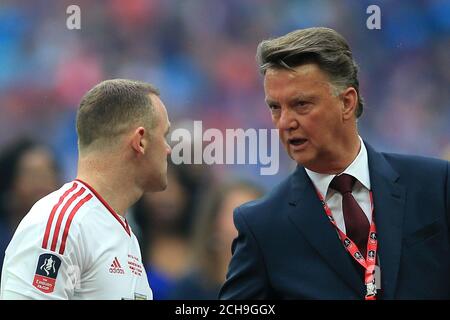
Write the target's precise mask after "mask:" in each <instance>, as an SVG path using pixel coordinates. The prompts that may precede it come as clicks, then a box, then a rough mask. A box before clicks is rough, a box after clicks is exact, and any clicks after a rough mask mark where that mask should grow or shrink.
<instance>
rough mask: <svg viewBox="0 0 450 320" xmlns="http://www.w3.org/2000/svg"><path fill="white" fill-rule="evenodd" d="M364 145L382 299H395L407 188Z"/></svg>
mask: <svg viewBox="0 0 450 320" xmlns="http://www.w3.org/2000/svg"><path fill="white" fill-rule="evenodd" d="M365 145H366V148H367V155H368V158H369V172H370V183H371V188H372V192H373V199H374V216H375V223H376V225H377V233H378V255H379V257H380V269H381V288H382V290H383V298H384V299H394V298H395V288H396V283H397V277H398V271H399V266H400V256H401V249H402V226H403V216H404V210H405V201H406V188H405V187H404V186H402V185H400V184H399V183H398V182H397V180H398V178H399V175H398V173H396V172H395V171H394V169H393V168H392V167H391V166H390V164H389V163H388V162H387V161H386V159H385V157H384V156H383V155H382V154H380V153H378V152H376V151H375V150H374V149H373V148H372V147H371V146H370V145H368V144H367V143H365Z"/></svg>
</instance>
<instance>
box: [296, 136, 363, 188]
mask: <svg viewBox="0 0 450 320" xmlns="http://www.w3.org/2000/svg"><path fill="white" fill-rule="evenodd" d="M358 138H359V141H360V142H361V148H360V150H359V153H358V155H357V156H356V158H355V159H354V160H353V162H352V163H351V164H350V165H349V166H348V167H347V168H346V169H345V170H344V172H342V173H346V174H349V175H351V176H353V177H355V178H356V179H357V180H358V181H359V182H360V183H361V184H362V185H363V186H364V187H365V188H367V189H368V190H370V176H369V161H368V157H367V149H366V146H365V145H364V142H363V141H362V139H361V137H359V136H358ZM305 170H306V173H307V174H308V176H309V178H310V179H311V180H312V182H313V184H314V186H315V187H316V188H317V189H318V190H319V192H320V193H321V194H322V195H323V196H324V197H326V195H327V191H328V187H329V186H330V183H331V180H333V178H334V177H335V176H336V175H334V174H323V173H317V172H314V171H311V170H309V169H307V168H305Z"/></svg>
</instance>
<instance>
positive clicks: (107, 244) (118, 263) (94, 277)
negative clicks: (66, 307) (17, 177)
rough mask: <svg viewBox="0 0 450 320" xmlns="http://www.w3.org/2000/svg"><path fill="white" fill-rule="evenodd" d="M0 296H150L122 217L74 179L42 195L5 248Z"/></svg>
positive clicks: (133, 240) (134, 242)
mask: <svg viewBox="0 0 450 320" xmlns="http://www.w3.org/2000/svg"><path fill="white" fill-rule="evenodd" d="M0 298H1V299H95V300H98V299H152V298H153V294H152V291H151V289H150V286H149V284H148V280H147V275H146V272H145V270H144V266H143V264H142V260H141V251H140V248H139V243H138V241H137V239H136V237H135V235H134V234H133V232H132V231H131V229H130V227H129V225H128V222H127V221H126V219H124V218H122V217H121V216H119V215H118V214H117V213H115V212H114V210H113V209H112V208H111V207H110V206H109V205H108V204H107V203H106V202H105V200H103V199H102V197H101V196H100V195H98V194H97V192H96V191H95V190H94V189H93V188H92V187H90V186H89V185H87V184H86V183H85V182H83V181H80V180H74V181H72V182H70V183H67V184H65V185H64V186H63V187H62V188H61V189H59V190H57V191H55V192H53V193H51V194H49V195H48V196H46V197H44V198H42V199H41V200H39V201H38V202H36V204H35V205H34V206H33V207H32V208H31V210H30V212H29V213H28V214H27V215H26V216H25V217H24V218H23V220H22V221H21V223H20V224H19V226H18V227H17V230H16V232H15V234H14V236H13V238H12V240H11V242H10V244H9V246H8V248H7V249H6V253H5V260H4V263H3V270H2V278H1V289H0Z"/></svg>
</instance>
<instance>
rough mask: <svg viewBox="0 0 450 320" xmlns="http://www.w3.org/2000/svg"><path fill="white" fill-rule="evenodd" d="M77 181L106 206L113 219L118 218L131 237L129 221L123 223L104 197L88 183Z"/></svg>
mask: <svg viewBox="0 0 450 320" xmlns="http://www.w3.org/2000/svg"><path fill="white" fill-rule="evenodd" d="M75 181H78V182H81V183H82V184H84V185H85V186H86V188H88V189H89V190H90V191H91V192H92V193H93V194H94V195H95V196H96V197H97V199H98V200H99V201H100V202H101V203H102V204H103V205H104V206H105V208H106V209H108V211H109V212H110V213H111V214H112V215H113V217H114V218H116V220H117V221H118V222H119V223H120V224H121V225H122V227H123V228H124V229H125V231H126V232H127V233H128V235H129V236H130V237H131V231H130V226H129V225H128V221H127V220H126V219H125V222H123V221H122V219H121V218H120V217H119V215H118V214H117V213H116V212H115V211H114V209H113V208H111V207H110V206H109V204H108V203H107V202H106V201H105V199H103V198H102V196H101V195H99V194H98V193H97V191H95V189H94V188H92V187H91V186H90V185H88V184H87V183H86V182H84V181H82V180H80V179H75Z"/></svg>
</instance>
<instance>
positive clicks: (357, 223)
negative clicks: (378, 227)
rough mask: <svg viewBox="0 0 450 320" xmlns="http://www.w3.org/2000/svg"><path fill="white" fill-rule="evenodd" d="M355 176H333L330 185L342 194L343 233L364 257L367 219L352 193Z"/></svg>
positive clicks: (367, 230)
mask: <svg viewBox="0 0 450 320" xmlns="http://www.w3.org/2000/svg"><path fill="white" fill-rule="evenodd" d="M355 181H356V178H355V177H352V176H351V175H348V174H341V175H340V176H336V177H334V179H333V180H332V181H331V184H330V187H331V188H333V189H334V190H336V191H338V192H339V193H340V194H342V211H343V213H344V222H345V229H346V232H345V234H346V235H347V236H348V237H349V238H350V239H351V240H352V241H353V242H354V243H355V244H356V245H357V246H358V249H359V250H360V252H361V254H362V255H363V257H364V259H365V258H366V250H367V238H368V236H369V229H370V225H369V221H368V220H367V217H366V215H365V214H364V212H363V211H362V209H361V207H360V206H359V205H358V203H357V202H356V200H355V198H353V195H352V189H353V185H354V184H355Z"/></svg>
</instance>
